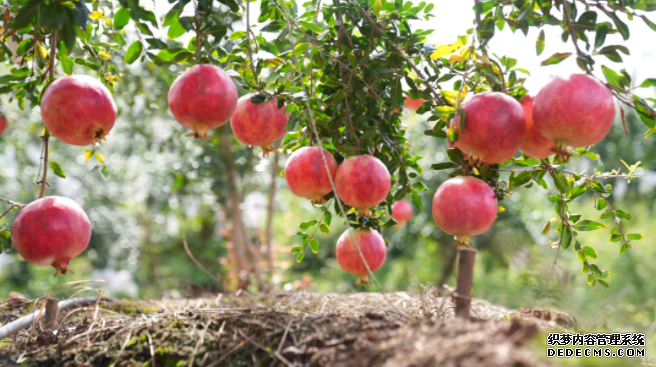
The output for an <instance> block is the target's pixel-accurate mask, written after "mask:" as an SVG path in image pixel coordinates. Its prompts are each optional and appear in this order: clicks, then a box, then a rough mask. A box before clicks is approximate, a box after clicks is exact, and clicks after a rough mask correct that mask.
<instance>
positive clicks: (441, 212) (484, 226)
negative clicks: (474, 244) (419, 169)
mask: <svg viewBox="0 0 656 367" xmlns="http://www.w3.org/2000/svg"><path fill="white" fill-rule="evenodd" d="M496 216H497V198H496V195H495V193H494V190H492V188H491V187H490V186H489V185H488V184H486V183H485V182H483V181H481V180H479V179H477V178H475V177H470V176H458V177H454V178H452V179H450V180H448V181H446V182H444V183H443V184H442V185H440V187H438V188H437V191H435V196H433V219H435V223H437V226H438V227H440V229H441V230H443V231H444V232H446V233H448V234H450V235H453V236H455V237H456V239H457V242H456V245H457V246H471V240H470V237H471V236H476V235H479V234H482V233H484V232H485V231H487V230H488V229H490V227H492V224H493V223H494V220H495V219H496Z"/></svg>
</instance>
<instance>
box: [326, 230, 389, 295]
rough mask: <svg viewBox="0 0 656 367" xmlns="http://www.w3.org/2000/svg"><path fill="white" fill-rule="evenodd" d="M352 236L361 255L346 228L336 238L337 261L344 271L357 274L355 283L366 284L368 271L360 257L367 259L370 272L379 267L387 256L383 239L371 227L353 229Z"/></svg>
mask: <svg viewBox="0 0 656 367" xmlns="http://www.w3.org/2000/svg"><path fill="white" fill-rule="evenodd" d="M353 237H355V241H356V242H357V243H358V245H359V247H360V251H361V252H362V255H363V256H360V253H359V252H358V249H357V247H356V246H355V244H354V243H353V238H351V234H349V230H348V229H347V230H346V231H345V232H344V233H342V235H341V236H340V237H339V239H338V240H337V248H336V249H335V253H336V256H337V262H338V263H339V266H340V267H341V268H342V269H343V270H344V271H345V272H347V273H349V274H355V275H357V277H358V280H357V281H356V282H355V285H360V284H363V285H365V286H367V285H369V284H370V282H369V273H368V272H367V267H366V266H365V265H364V262H363V261H362V257H364V259H365V260H366V261H367V265H369V269H370V270H371V271H372V272H374V271H376V270H378V269H380V267H381V266H383V264H384V263H385V257H386V256H387V249H386V247H385V240H384V239H383V236H381V235H380V233H378V231H376V230H375V229H371V228H360V229H353Z"/></svg>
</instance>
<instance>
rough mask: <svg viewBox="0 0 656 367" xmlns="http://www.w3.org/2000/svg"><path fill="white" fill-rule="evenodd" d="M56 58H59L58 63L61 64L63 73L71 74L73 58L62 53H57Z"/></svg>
mask: <svg viewBox="0 0 656 367" xmlns="http://www.w3.org/2000/svg"><path fill="white" fill-rule="evenodd" d="M57 58H58V59H59V65H61V68H62V70H64V73H66V75H71V74H72V73H73V60H71V58H70V57H68V56H66V55H64V54H63V53H60V54H59V55H57Z"/></svg>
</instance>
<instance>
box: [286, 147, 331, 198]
mask: <svg viewBox="0 0 656 367" xmlns="http://www.w3.org/2000/svg"><path fill="white" fill-rule="evenodd" d="M321 155H323V156H324V157H325V158H326V162H327V163H328V169H329V171H330V174H329V173H328V172H326V165H325V164H324V161H323V158H321ZM336 172H337V161H336V160H335V157H333V155H332V154H330V152H329V151H327V150H326V149H324V148H320V147H303V148H300V149H298V150H297V151H295V152H294V154H292V155H291V157H289V159H288V160H287V163H286V164H285V181H287V186H289V189H290V190H291V191H292V192H293V193H294V195H296V196H300V197H303V198H307V199H310V200H312V202H313V203H315V204H320V203H323V202H325V200H324V198H323V197H324V196H326V195H327V194H329V193H330V192H331V191H332V186H331V185H330V179H331V178H333V179H334V178H335V173H336Z"/></svg>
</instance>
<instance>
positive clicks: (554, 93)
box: [433, 74, 615, 246]
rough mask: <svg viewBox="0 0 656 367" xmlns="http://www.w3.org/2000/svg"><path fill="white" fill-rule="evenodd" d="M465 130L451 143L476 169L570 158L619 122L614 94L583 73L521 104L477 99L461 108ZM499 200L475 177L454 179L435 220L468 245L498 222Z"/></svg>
mask: <svg viewBox="0 0 656 367" xmlns="http://www.w3.org/2000/svg"><path fill="white" fill-rule="evenodd" d="M462 107H463V109H464V110H465V128H464V131H462V130H461V129H460V124H459V121H456V122H455V124H454V126H455V127H456V129H457V132H458V139H457V141H456V142H454V143H452V145H453V146H455V147H457V148H459V149H460V150H461V151H462V152H463V154H465V156H467V158H468V159H469V160H470V162H471V163H473V164H479V163H482V164H498V163H503V162H506V161H507V160H509V159H510V158H512V157H513V156H514V155H515V154H516V153H517V151H518V150H521V151H522V152H523V153H524V154H526V155H527V156H528V157H531V158H535V159H544V158H546V157H548V156H550V155H552V154H559V155H561V156H566V155H567V154H568V151H567V147H581V146H587V145H591V144H595V143H597V142H599V141H600V140H601V139H603V138H604V137H605V136H606V134H608V131H609V130H610V128H611V126H612V124H613V120H614V119H615V102H614V100H613V96H612V94H611V92H610V90H609V89H608V88H607V87H606V86H604V85H603V84H602V83H601V82H599V81H598V80H596V79H594V78H592V77H590V76H588V75H584V74H573V75H571V76H570V77H569V78H561V77H557V78H555V79H554V80H552V81H551V82H550V83H549V84H547V85H546V86H545V87H544V88H542V90H540V92H539V93H538V94H537V96H535V98H533V97H531V96H525V97H523V98H522V100H521V103H519V102H517V101H515V100H514V99H513V98H511V97H510V96H507V95H505V94H502V93H497V92H489V93H481V94H478V95H475V96H473V97H472V98H470V99H469V100H467V101H465V102H464V103H463V106H462ZM496 212H497V199H496V194H495V193H494V190H492V188H491V187H490V186H489V185H487V184H486V183H484V182H483V181H481V180H479V179H477V178H474V177H455V178H452V179H450V180H448V181H446V182H445V183H443V184H442V185H441V186H440V187H439V188H438V189H437V191H436V192H435V196H434V197H433V218H434V219H435V222H436V223H437V225H438V226H439V227H440V228H441V229H442V230H443V231H444V232H446V233H449V234H451V235H453V236H455V237H456V239H457V244H458V245H464V246H467V245H470V244H471V242H470V237H471V236H475V235H479V234H481V233H484V232H485V231H487V230H488V229H489V228H490V227H491V226H492V223H494V220H495V218H496Z"/></svg>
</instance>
